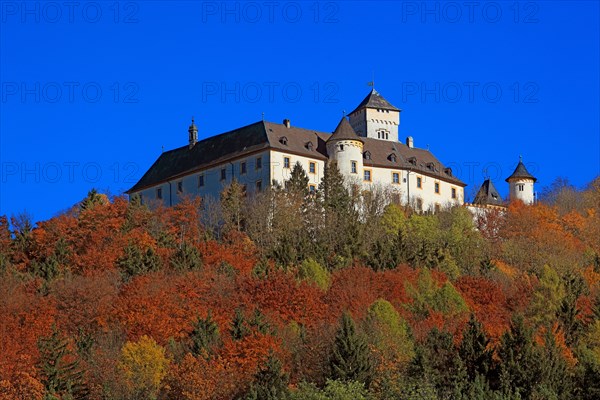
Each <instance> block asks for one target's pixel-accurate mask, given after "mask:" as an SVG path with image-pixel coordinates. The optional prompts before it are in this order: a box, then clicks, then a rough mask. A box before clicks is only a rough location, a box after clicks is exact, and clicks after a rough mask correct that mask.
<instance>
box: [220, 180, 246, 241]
mask: <svg viewBox="0 0 600 400" xmlns="http://www.w3.org/2000/svg"><path fill="white" fill-rule="evenodd" d="M245 197H246V194H245V192H244V187H243V186H242V185H241V184H240V183H239V182H238V181H237V180H235V179H234V180H233V181H232V182H231V184H229V185H228V186H226V187H225V188H224V189H223V191H222V192H221V211H222V213H223V224H224V226H223V228H224V232H229V231H230V230H236V231H241V230H242V227H243V224H244V219H243V209H244V201H245Z"/></svg>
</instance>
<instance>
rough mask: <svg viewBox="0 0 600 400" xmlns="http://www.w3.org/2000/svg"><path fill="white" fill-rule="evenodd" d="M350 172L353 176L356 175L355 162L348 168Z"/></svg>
mask: <svg viewBox="0 0 600 400" xmlns="http://www.w3.org/2000/svg"><path fill="white" fill-rule="evenodd" d="M350 172H352V173H353V174H357V173H358V172H357V171H356V161H352V166H351V168H350Z"/></svg>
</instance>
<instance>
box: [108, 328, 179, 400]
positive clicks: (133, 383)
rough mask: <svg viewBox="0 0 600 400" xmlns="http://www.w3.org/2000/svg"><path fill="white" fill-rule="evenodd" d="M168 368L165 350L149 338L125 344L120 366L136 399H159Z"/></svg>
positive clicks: (145, 337) (130, 391) (144, 337)
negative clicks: (159, 392)
mask: <svg viewBox="0 0 600 400" xmlns="http://www.w3.org/2000/svg"><path fill="white" fill-rule="evenodd" d="M168 366H169V360H168V359H167V357H166V355H165V349H164V348H163V347H161V346H160V345H158V344H157V343H156V342H155V341H154V339H152V338H150V337H148V336H142V337H141V338H140V339H139V340H138V341H137V342H127V343H125V345H124V346H123V349H122V350H121V358H120V360H119V364H118V368H119V370H120V371H121V372H122V373H123V377H124V380H125V384H126V386H127V388H128V390H129V393H130V394H131V396H132V397H133V398H136V399H137V398H144V399H156V398H157V396H158V391H159V389H160V387H161V383H162V380H163V378H164V377H165V376H166V374H167V368H168Z"/></svg>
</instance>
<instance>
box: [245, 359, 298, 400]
mask: <svg viewBox="0 0 600 400" xmlns="http://www.w3.org/2000/svg"><path fill="white" fill-rule="evenodd" d="M288 380H289V377H288V375H287V374H286V373H285V372H284V371H283V368H282V366H281V362H280V361H279V360H278V359H277V358H276V357H275V356H274V355H273V353H270V354H269V357H268V358H267V360H266V362H265V363H264V364H263V365H261V366H260V367H259V369H258V371H257V372H256V374H255V375H254V382H253V383H252V386H251V388H250V393H249V395H248V396H247V399H248V400H280V399H285V398H286V397H287V394H288Z"/></svg>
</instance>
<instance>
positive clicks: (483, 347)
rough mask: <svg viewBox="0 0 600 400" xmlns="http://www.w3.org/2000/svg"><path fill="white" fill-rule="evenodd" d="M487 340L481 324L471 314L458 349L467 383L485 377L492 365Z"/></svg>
mask: <svg viewBox="0 0 600 400" xmlns="http://www.w3.org/2000/svg"><path fill="white" fill-rule="evenodd" d="M489 342H490V341H489V340H488V338H487V336H486V334H485V332H484V331H483V327H482V326H481V323H480V322H479V321H477V319H476V318H475V315H474V314H471V318H469V322H468V323H467V326H466V327H465V329H464V331H463V339H462V342H461V343H460V347H459V348H458V354H459V356H460V358H461V359H462V361H463V363H464V365H465V367H466V369H467V375H468V377H469V381H471V382H474V381H475V379H476V378H477V377H478V376H481V377H486V376H487V374H488V372H489V370H490V367H491V365H492V351H491V350H490V349H489V348H488V345H489Z"/></svg>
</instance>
